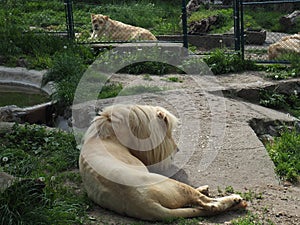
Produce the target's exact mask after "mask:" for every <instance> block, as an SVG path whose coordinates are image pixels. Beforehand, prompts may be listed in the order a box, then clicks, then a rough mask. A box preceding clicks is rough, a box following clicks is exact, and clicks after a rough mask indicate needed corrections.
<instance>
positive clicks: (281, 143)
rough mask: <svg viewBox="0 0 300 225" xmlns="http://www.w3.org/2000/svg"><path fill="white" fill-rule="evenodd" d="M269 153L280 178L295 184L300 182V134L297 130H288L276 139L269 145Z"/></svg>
mask: <svg viewBox="0 0 300 225" xmlns="http://www.w3.org/2000/svg"><path fill="white" fill-rule="evenodd" d="M267 151H268V153H269V155H270V157H271V159H272V160H273V162H274V164H275V167H276V168H275V171H276V173H277V174H278V175H279V177H280V178H282V179H284V180H288V181H291V182H294V183H296V182H299V181H300V180H299V178H300V134H299V133H298V132H297V131H296V130H292V131H290V130H286V131H284V132H283V133H282V134H281V136H280V137H275V140H274V143H270V144H268V145H267Z"/></svg>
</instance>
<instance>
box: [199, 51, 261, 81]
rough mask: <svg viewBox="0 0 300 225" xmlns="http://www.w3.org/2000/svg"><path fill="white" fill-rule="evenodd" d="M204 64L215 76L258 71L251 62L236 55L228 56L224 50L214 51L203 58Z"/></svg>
mask: <svg viewBox="0 0 300 225" xmlns="http://www.w3.org/2000/svg"><path fill="white" fill-rule="evenodd" d="M204 62H205V63H207V65H208V66H209V67H210V68H211V70H212V72H213V73H214V74H216V75H217V74H226V73H231V72H240V71H245V70H257V69H258V66H257V65H256V64H255V63H254V62H253V61H250V60H243V59H242V58H241V57H240V56H239V55H237V54H228V53H226V52H225V50H224V49H216V50H215V51H213V52H212V53H211V54H210V55H209V56H208V57H206V58H204Z"/></svg>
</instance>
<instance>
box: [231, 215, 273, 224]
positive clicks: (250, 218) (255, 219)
mask: <svg viewBox="0 0 300 225" xmlns="http://www.w3.org/2000/svg"><path fill="white" fill-rule="evenodd" d="M231 224H233V225H264V224H266V223H265V221H262V220H261V219H260V218H259V216H258V215H257V214H253V213H251V212H249V213H248V214H247V215H246V216H245V217H242V218H239V219H236V220H232V221H231ZM267 224H269V225H275V224H274V223H273V222H272V221H270V220H268V221H267Z"/></svg>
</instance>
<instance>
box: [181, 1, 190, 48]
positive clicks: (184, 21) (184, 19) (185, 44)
mask: <svg viewBox="0 0 300 225" xmlns="http://www.w3.org/2000/svg"><path fill="white" fill-rule="evenodd" d="M181 20H182V32H183V47H185V48H186V49H188V35H187V12H186V1H185V0H182V16H181Z"/></svg>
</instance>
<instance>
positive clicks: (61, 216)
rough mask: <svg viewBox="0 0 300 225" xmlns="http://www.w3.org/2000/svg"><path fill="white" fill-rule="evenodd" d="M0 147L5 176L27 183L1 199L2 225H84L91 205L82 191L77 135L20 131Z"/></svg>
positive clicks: (0, 138) (3, 138)
mask: <svg viewBox="0 0 300 225" xmlns="http://www.w3.org/2000/svg"><path fill="white" fill-rule="evenodd" d="M0 142H1V145H0V171H4V172H7V173H9V174H11V175H13V176H16V177H21V178H26V179H25V180H21V181H16V182H14V184H13V185H12V186H10V187H9V188H7V189H5V190H4V191H3V192H1V193H0V200H1V206H0V218H1V219H0V222H1V224H6V225H12V224H13V225H15V224H24V225H26V224H61V225H64V224H82V223H83V221H84V220H85V219H86V218H87V213H86V210H87V209H88V208H89V207H90V206H91V202H90V200H88V198H87V196H86V194H85V192H84V191H82V190H81V178H80V175H79V173H78V157H79V149H78V148H77V145H76V141H75V139H74V136H73V135H72V134H69V133H64V132H61V131H57V130H49V129H46V128H45V127H41V126H37V125H15V126H14V127H13V129H12V131H11V132H8V133H0Z"/></svg>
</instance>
